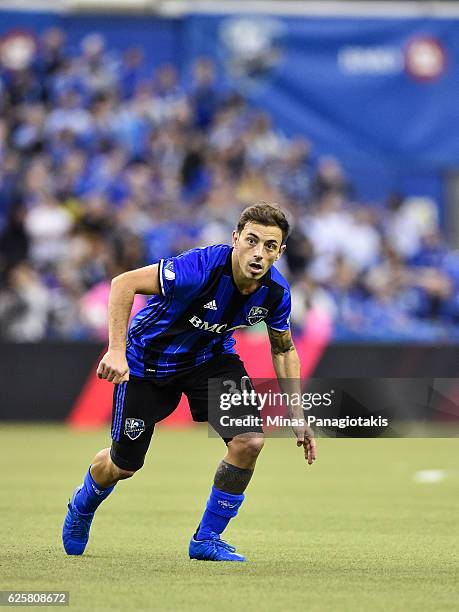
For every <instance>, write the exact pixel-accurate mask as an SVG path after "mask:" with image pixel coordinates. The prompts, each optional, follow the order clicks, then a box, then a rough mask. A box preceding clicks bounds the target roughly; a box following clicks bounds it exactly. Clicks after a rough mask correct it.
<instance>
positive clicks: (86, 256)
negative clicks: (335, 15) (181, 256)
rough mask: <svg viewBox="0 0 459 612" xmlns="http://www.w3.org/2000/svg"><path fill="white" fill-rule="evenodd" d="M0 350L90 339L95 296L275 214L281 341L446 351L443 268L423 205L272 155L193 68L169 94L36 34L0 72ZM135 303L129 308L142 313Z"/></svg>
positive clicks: (456, 271)
mask: <svg viewBox="0 0 459 612" xmlns="http://www.w3.org/2000/svg"><path fill="white" fill-rule="evenodd" d="M0 111H1V112H0V117H1V118H0V160H1V163H0V274H1V285H0V336H1V338H3V339H6V340H11V341H40V340H42V339H45V338H48V339H71V340H84V339H101V340H102V339H105V338H106V334H107V327H106V322H107V313H106V306H107V300H108V294H109V287H110V279H111V278H112V277H113V276H115V275H117V274H119V273H121V272H122V271H125V270H128V269H132V268H136V267H139V266H142V265H147V264H150V263H154V262H156V261H158V260H159V258H162V257H168V256H171V255H174V254H177V253H179V252H182V251H183V250H186V249H188V248H191V247H193V246H203V245H206V244H211V243H220V242H224V243H227V242H228V241H229V239H230V234H231V231H232V229H233V228H234V227H235V224H236V222H237V219H238V216H239V213H240V210H241V209H242V208H243V207H244V206H245V205H247V204H249V203H253V202H254V201H258V200H264V201H269V202H278V203H279V204H281V205H282V207H284V208H285V209H286V210H287V211H288V213H289V215H290V218H291V220H292V223H293V226H294V230H293V232H292V235H291V237H290V239H289V242H288V248H287V252H286V256H285V257H283V258H282V259H281V260H280V262H279V264H280V268H281V270H282V272H283V273H284V274H285V275H286V276H287V278H288V279H289V280H290V281H291V283H292V292H293V293H292V295H293V312H292V324H293V326H294V329H295V330H296V331H301V330H302V329H303V328H304V326H305V325H306V324H307V323H306V322H307V317H308V313H309V312H310V311H311V309H318V310H320V311H322V312H323V313H325V314H326V316H327V317H329V319H330V320H331V321H332V323H333V329H334V334H335V338H336V339H338V340H361V339H368V340H380V341H390V340H415V341H417V340H419V341H430V340H435V341H438V340H440V341H449V340H454V339H455V340H458V339H459V331H458V329H459V325H458V323H459V255H458V253H457V252H456V253H455V252H453V251H451V250H449V249H448V248H447V245H446V244H445V241H444V239H443V237H442V235H441V232H440V230H439V223H438V212H437V207H436V204H435V203H434V202H432V201H431V200H429V199H427V198H419V197H418V198H413V197H408V196H407V195H406V194H405V195H402V194H396V193H394V194H390V195H389V196H388V198H387V201H386V202H377V203H367V202H361V201H358V199H357V198H356V194H355V192H354V189H353V186H352V183H351V181H350V180H349V178H348V177H347V176H346V175H345V172H344V171H343V168H342V166H341V164H340V163H339V161H338V160H337V159H335V158H333V157H331V156H329V157H320V156H317V155H316V154H315V151H314V143H311V142H310V141H308V140H307V139H306V138H302V137H298V138H293V139H287V138H286V137H285V136H284V135H283V134H282V133H280V132H279V131H278V130H277V129H276V127H275V122H274V121H273V119H272V118H271V117H270V116H269V115H268V114H267V113H265V112H261V111H260V110H259V109H256V108H253V107H251V106H250V105H249V104H248V103H247V101H246V100H245V99H244V98H243V96H242V95H241V94H240V93H238V92H237V91H231V90H228V89H225V88H222V87H219V86H218V85H217V80H216V74H215V66H214V64H213V62H212V60H211V59H210V58H199V59H197V60H196V61H195V63H194V65H193V72H192V75H191V77H190V78H188V79H187V82H186V83H183V82H181V81H180V79H179V76H178V74H177V71H176V69H175V68H174V66H171V65H164V66H160V67H158V68H157V69H155V70H150V71H149V70H148V67H146V66H145V60H144V56H143V53H142V50H141V49H139V48H134V47H133V48H131V49H128V50H127V51H125V52H124V53H123V54H116V53H113V52H112V51H111V50H109V49H107V48H106V45H105V42H104V38H103V37H102V36H101V35H100V34H91V35H88V36H86V37H85V38H83V39H82V41H81V44H80V46H79V48H78V49H74V50H71V51H69V50H68V46H67V43H66V39H65V34H64V33H63V32H62V31H61V30H59V29H56V28H53V29H50V30H48V31H46V32H45V33H44V34H43V35H42V37H41V39H40V42H39V47H38V51H37V53H36V54H35V57H34V58H33V61H31V62H30V64H29V65H27V66H25V67H21V68H20V69H8V68H6V67H3V68H2V69H1V70H0ZM143 299H144V298H143V297H140V296H139V297H138V299H137V301H136V304H135V308H136V309H137V308H140V307H141V305H142V304H143Z"/></svg>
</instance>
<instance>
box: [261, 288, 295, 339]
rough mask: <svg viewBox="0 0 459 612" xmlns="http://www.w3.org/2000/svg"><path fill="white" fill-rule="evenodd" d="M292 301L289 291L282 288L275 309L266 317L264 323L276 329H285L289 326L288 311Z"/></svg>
mask: <svg viewBox="0 0 459 612" xmlns="http://www.w3.org/2000/svg"><path fill="white" fill-rule="evenodd" d="M291 309H292V301H291V298H290V291H288V290H287V289H284V294H283V296H282V299H281V301H280V302H279V304H278V306H277V308H276V309H275V311H274V312H273V313H272V314H270V315H269V317H268V318H267V319H266V325H267V326H268V327H271V329H274V330H276V331H280V332H283V331H287V330H288V329H289V328H290V311H291Z"/></svg>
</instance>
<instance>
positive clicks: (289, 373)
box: [268, 327, 317, 465]
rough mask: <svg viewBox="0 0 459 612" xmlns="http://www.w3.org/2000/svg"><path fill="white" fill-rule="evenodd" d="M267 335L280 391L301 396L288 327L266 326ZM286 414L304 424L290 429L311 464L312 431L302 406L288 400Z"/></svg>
mask: <svg viewBox="0 0 459 612" xmlns="http://www.w3.org/2000/svg"><path fill="white" fill-rule="evenodd" d="M268 336H269V341H270V343H271V355H272V359H273V365H274V370H275V372H276V376H277V378H278V380H279V386H280V388H281V391H282V393H288V394H289V397H292V394H295V396H296V397H301V394H302V391H301V366H300V360H299V357H298V353H297V352H296V348H295V345H294V344H293V340H292V334H291V332H290V329H287V330H285V331H277V330H275V329H272V328H271V327H268ZM296 394H298V395H296ZM288 414H289V417H290V418H293V419H299V420H300V422H303V423H304V425H302V426H298V427H293V428H292V429H293V431H294V433H295V436H296V439H297V446H302V447H303V448H304V456H305V459H306V460H307V462H308V463H309V465H311V464H312V463H313V461H314V460H315V459H316V456H317V445H316V440H315V438H314V432H313V431H312V429H311V428H310V427H309V426H308V425H307V424H306V423H305V422H304V412H303V408H302V406H301V405H298V402H292V401H290V402H289V406H288Z"/></svg>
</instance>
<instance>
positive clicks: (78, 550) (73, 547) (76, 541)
mask: <svg viewBox="0 0 459 612" xmlns="http://www.w3.org/2000/svg"><path fill="white" fill-rule="evenodd" d="M80 489H81V486H80V487H77V488H76V489H75V491H74V492H73V495H72V499H71V500H70V501H69V504H68V512H67V516H66V517H65V521H64V526H63V528H62V542H63V544H64V549H65V552H66V553H67V554H68V555H82V554H83V552H84V549H85V548H86V544H87V543H88V540H89V528H90V527H91V523H92V519H93V518H94V512H90V513H89V514H83V513H82V512H80V511H79V510H77V507H76V505H75V496H76V494H77V493H78V491H79V490H80Z"/></svg>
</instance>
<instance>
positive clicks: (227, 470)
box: [214, 460, 253, 495]
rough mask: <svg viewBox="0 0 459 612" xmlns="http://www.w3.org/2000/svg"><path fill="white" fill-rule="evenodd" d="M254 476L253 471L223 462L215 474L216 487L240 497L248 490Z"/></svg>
mask: <svg viewBox="0 0 459 612" xmlns="http://www.w3.org/2000/svg"><path fill="white" fill-rule="evenodd" d="M252 474H253V470H244V469H242V468H238V467H236V466H235V465H231V463H226V461H223V460H222V461H221V462H220V465H219V466H218V468H217V471H216V472H215V478H214V487H215V488H216V489H220V491H225V493H232V494H233V495H240V494H241V493H243V492H244V491H245V490H246V488H247V485H248V484H249V482H250V479H251V478H252Z"/></svg>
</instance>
